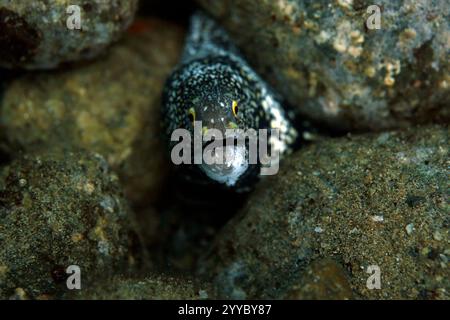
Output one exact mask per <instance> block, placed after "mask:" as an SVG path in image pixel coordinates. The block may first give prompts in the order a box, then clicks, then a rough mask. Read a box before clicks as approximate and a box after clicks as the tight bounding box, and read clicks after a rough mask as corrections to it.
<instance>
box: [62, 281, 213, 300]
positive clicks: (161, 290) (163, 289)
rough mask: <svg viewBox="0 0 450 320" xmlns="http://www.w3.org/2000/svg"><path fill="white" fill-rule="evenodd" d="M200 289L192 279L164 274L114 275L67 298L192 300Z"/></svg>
mask: <svg viewBox="0 0 450 320" xmlns="http://www.w3.org/2000/svg"><path fill="white" fill-rule="evenodd" d="M200 292H206V291H205V290H202V289H196V286H195V285H194V283H193V282H192V280H189V279H184V278H175V277H170V276H166V275H153V276H149V277H146V278H142V279H133V278H131V279H128V278H123V277H115V278H113V279H110V280H108V281H105V282H103V283H100V284H98V285H97V286H94V287H89V288H85V289H83V290H81V291H79V292H77V293H76V294H75V295H71V296H69V297H68V298H74V299H82V300H194V299H200V298H201V296H200Z"/></svg>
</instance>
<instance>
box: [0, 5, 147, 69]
mask: <svg viewBox="0 0 450 320" xmlns="http://www.w3.org/2000/svg"><path fill="white" fill-rule="evenodd" d="M137 5H138V0H131V1H119V0H112V1H88V0H47V1H43V0H33V1H9V0H0V30H2V33H1V34H0V67H4V68H23V69H51V68H55V67H58V66H59V65H61V64H63V63H67V62H73V61H79V60H84V59H91V58H94V57H96V56H98V55H99V54H100V53H102V52H103V51H104V50H105V48H107V47H108V46H109V45H110V44H111V43H112V42H115V41H117V40H118V39H119V37H120V36H121V35H122V34H123V32H124V31H125V30H126V29H127V28H128V26H129V25H130V24H131V22H132V21H133V18H134V14H135V11H136V9H137ZM78 13H79V16H80V21H79V22H80V24H79V27H80V29H78V28H77V27H76V26H75V24H74V22H76V21H75V19H74V18H76V15H77V14H78ZM73 26H75V28H74V27H73ZM69 27H70V28H69Z"/></svg>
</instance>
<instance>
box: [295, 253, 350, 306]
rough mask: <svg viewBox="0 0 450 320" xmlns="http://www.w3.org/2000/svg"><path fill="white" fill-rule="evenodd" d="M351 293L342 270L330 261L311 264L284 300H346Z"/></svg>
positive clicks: (323, 260)
mask: <svg viewBox="0 0 450 320" xmlns="http://www.w3.org/2000/svg"><path fill="white" fill-rule="evenodd" d="M352 297H353V293H352V290H351V288H350V284H349V283H348V280H347V276H346V273H345V271H344V270H343V268H342V267H341V266H340V265H339V264H338V263H336V262H334V261H333V260H330V259H322V260H318V261H314V262H313V263H311V264H310V265H309V266H308V267H307V268H306V270H305V271H304V272H303V273H302V278H301V279H300V280H299V282H298V284H295V285H294V286H292V287H291V288H290V289H289V290H288V294H287V296H286V299H290V300H292V299H294V300H348V299H352Z"/></svg>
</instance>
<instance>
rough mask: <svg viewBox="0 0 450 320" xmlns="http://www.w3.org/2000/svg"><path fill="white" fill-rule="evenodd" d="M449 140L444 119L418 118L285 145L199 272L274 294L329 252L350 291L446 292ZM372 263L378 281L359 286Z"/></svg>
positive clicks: (243, 294) (232, 290) (234, 287)
mask: <svg viewBox="0 0 450 320" xmlns="http://www.w3.org/2000/svg"><path fill="white" fill-rule="evenodd" d="M448 145H449V130H448V128H440V127H428V128H427V127H422V128H421V127H418V128H413V129H411V130H409V131H407V132H387V133H383V134H379V135H373V134H372V135H362V136H348V137H344V138H335V139H332V138H329V139H324V140H322V141H321V142H318V143H316V144H313V145H310V146H308V147H307V148H305V149H303V150H300V151H298V152H296V153H294V154H293V155H292V156H290V157H288V158H287V159H286V161H285V162H283V163H282V164H281V170H280V173H279V174H278V175H276V176H272V177H267V178H266V179H265V180H264V181H262V182H261V184H259V185H258V187H257V189H256V191H255V193H253V194H252V196H251V197H250V198H249V200H248V202H247V204H246V206H245V208H244V209H243V210H242V211H241V212H240V213H239V214H238V215H237V216H236V217H235V218H233V219H232V220H231V221H230V222H229V223H228V224H227V225H226V226H225V228H224V229H223V230H222V231H221V233H220V234H219V235H218V237H217V239H216V242H215V244H214V245H213V246H212V247H211V248H210V250H209V252H208V254H207V255H206V256H205V257H204V259H203V260H204V261H203V263H201V264H200V265H201V266H202V268H201V269H200V273H201V274H203V275H206V276H209V277H211V278H212V279H213V282H214V288H215V290H216V291H217V294H218V295H219V296H220V297H226V298H229V297H231V298H268V297H269V298H279V297H283V296H285V294H286V291H287V290H289V289H290V286H291V284H292V283H294V282H295V281H297V279H298V278H299V277H302V276H305V272H309V271H305V270H307V269H306V268H307V266H308V265H309V264H310V262H311V261H313V260H317V259H324V258H329V259H333V260H334V261H337V262H339V263H340V265H341V266H342V267H343V268H344V269H345V270H346V272H347V273H348V281H349V283H350V286H351V289H352V291H353V292H354V295H355V298H362V299H373V298H375V299H380V298H382V299H448V298H449V295H448V292H449V288H450V284H449V279H450V274H449V269H448V265H447V264H446V263H445V262H444V261H445V260H446V258H447V257H448V252H449V251H450V249H449V243H448V212H449V205H448V202H447V199H448V164H449V163H448V158H449V154H448V152H449V148H448ZM381 217H382V218H381ZM410 224H413V225H414V226H415V227H414V229H413V230H412V231H411V232H410V233H409V234H408V233H407V232H406V228H407V226H408V225H410ZM436 234H439V235H440V236H438V237H437V238H438V239H442V240H440V241H439V240H436V237H435V235H436ZM444 239H445V240H444ZM441 255H443V257H444V258H442V257H441ZM376 266H378V267H379V270H380V272H381V274H380V275H381V289H379V290H378V289H369V288H373V286H369V287H368V286H367V283H368V280H370V284H373V283H375V284H376V282H372V280H374V278H371V279H369V277H371V275H374V274H375V272H376V268H377V267H376ZM313 270H314V268H313ZM368 272H370V273H368ZM320 274H321V273H320V272H317V273H316V274H313V277H317V276H320ZM375 277H376V275H375ZM375 280H376V279H375ZM331 285H332V284H330V286H331ZM313 294H314V293H313ZM305 296H310V295H309V294H305Z"/></svg>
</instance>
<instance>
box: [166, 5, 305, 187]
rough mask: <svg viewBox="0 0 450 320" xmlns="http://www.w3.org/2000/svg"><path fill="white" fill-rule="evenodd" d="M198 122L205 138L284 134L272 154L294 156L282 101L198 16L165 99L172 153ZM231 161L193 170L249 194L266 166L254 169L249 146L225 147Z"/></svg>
mask: <svg viewBox="0 0 450 320" xmlns="http://www.w3.org/2000/svg"><path fill="white" fill-rule="evenodd" d="M194 121H201V123H202V132H203V133H205V132H207V131H208V130H209V129H212V128H214V129H217V130H220V131H221V132H223V133H225V130H226V129H243V130H248V129H255V130H258V129H278V130H279V132H280V134H279V138H273V137H271V138H270V139H269V141H270V145H269V149H270V151H273V150H278V151H279V154H280V156H283V155H284V154H286V153H288V152H290V151H291V149H292V146H293V145H294V144H295V141H296V140H297V136H298V133H297V131H296V129H295V128H294V126H293V125H292V121H291V119H290V117H289V116H288V114H287V113H286V112H285V110H284V109H283V107H282V106H281V103H280V99H279V97H278V96H277V95H276V94H275V92H274V91H273V90H272V89H271V88H270V87H269V86H268V85H267V84H266V83H265V81H264V80H263V79H262V78H261V77H260V76H259V75H258V74H257V73H256V72H255V71H253V70H252V68H251V67H250V65H249V64H248V63H247V62H246V61H245V60H244V58H243V57H242V55H241V53H240V52H239V50H238V49H237V48H236V47H235V46H234V45H233V43H232V41H231V39H230V37H229V35H228V34H227V33H226V31H225V30H224V29H223V28H222V27H221V26H219V25H218V24H217V23H216V22H215V21H214V20H213V19H212V18H210V17H209V16H207V15H206V14H204V13H202V12H197V13H195V14H194V15H193V16H192V18H191V22H190V30H189V33H188V36H187V39H186V45H185V49H184V52H183V54H182V57H181V61H180V63H179V65H178V66H177V67H176V69H175V71H174V72H173V73H172V75H171V76H170V77H169V79H168V80H167V83H166V85H165V88H164V93H163V128H164V130H165V133H166V136H167V138H168V141H169V142H168V144H169V146H170V148H169V149H170V150H172V148H173V147H174V145H175V144H176V142H173V141H170V137H171V135H172V133H173V132H174V130H176V129H179V128H184V129H187V130H189V131H190V132H191V134H194V126H193V124H194ZM223 152H224V153H225V154H226V155H230V157H229V159H228V158H227V160H226V161H225V163H223V164H212V165H208V164H205V163H203V164H194V165H188V167H190V170H188V172H191V173H192V172H195V171H196V172H197V176H198V178H199V179H203V181H209V182H214V183H217V184H220V185H223V186H226V187H228V188H232V189H234V190H237V191H246V190H248V189H249V188H251V186H252V185H253V184H254V183H255V182H256V181H257V179H258V175H259V172H260V170H259V169H260V165H258V164H249V161H248V152H249V150H248V144H246V145H245V146H244V148H242V146H241V148H239V146H236V145H235V146H231V147H225V148H224V149H223Z"/></svg>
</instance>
